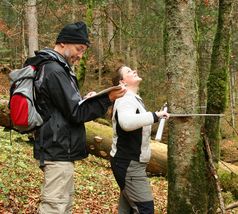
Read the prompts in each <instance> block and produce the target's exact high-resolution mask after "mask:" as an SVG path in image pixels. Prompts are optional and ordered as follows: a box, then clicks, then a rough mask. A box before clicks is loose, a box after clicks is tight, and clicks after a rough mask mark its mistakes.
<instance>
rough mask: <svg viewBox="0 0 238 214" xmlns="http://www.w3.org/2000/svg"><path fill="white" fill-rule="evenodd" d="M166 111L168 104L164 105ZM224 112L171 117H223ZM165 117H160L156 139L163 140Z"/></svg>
mask: <svg viewBox="0 0 238 214" xmlns="http://www.w3.org/2000/svg"><path fill="white" fill-rule="evenodd" d="M163 110H164V111H166V112H167V110H168V108H167V106H165V107H164V109H163ZM222 116H224V114H169V117H222ZM165 120H166V119H165V118H161V119H160V123H159V127H158V129H157V133H156V136H155V140H158V141H161V139H162V134H163V130H164V124H165Z"/></svg>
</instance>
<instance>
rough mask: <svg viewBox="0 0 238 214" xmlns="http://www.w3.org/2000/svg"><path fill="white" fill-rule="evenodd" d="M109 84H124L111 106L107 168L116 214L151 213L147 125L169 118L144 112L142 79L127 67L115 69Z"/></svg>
mask: <svg viewBox="0 0 238 214" xmlns="http://www.w3.org/2000/svg"><path fill="white" fill-rule="evenodd" d="M112 81H113V85H118V84H124V85H125V86H126V87H127V92H126V94H125V95H124V96H123V97H121V98H119V99H117V100H116V101H115V103H114V107H113V115H112V123H113V144H112V150H111V152H110V155H111V167H112V171H113V174H114V176H115V179H116V181H117V183H118V185H119V187H120V190H121V193H120V199H119V210H118V213H119V214H127V213H128V214H129V213H139V214H152V213H154V201H153V196H152V191H151V187H150V183H149V179H148V178H147V175H146V171H145V170H146V166H147V163H148V162H149V160H150V156H151V149H150V144H149V143H150V134H151V125H152V124H153V123H155V122H158V120H159V118H161V117H164V118H169V114H168V113H167V112H165V111H159V112H148V111H146V109H145V106H144V104H143V101H142V99H141V98H140V96H139V95H138V94H137V93H138V90H139V85H140V82H141V81H142V78H140V77H139V76H138V73H137V71H136V70H132V69H131V68H129V67H127V66H121V67H120V68H119V69H117V73H116V76H115V77H114V78H113V79H112Z"/></svg>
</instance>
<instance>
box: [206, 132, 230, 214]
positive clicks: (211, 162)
mask: <svg viewBox="0 0 238 214" xmlns="http://www.w3.org/2000/svg"><path fill="white" fill-rule="evenodd" d="M203 137H204V143H205V148H206V152H207V155H208V161H209V165H210V170H211V173H212V175H213V177H214V179H215V183H216V188H217V196H218V200H219V205H220V210H221V213H222V214H225V213H226V210H225V204H224V199H223V197H222V194H221V184H220V180H219V178H218V175H217V172H216V167H215V165H214V163H213V160H212V152H211V149H210V145H209V140H208V137H207V136H206V134H204V135H203Z"/></svg>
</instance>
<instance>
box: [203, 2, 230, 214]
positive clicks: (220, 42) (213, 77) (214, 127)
mask: <svg viewBox="0 0 238 214" xmlns="http://www.w3.org/2000/svg"><path fill="white" fill-rule="evenodd" d="M232 6H233V0H219V15H218V25H217V31H216V36H215V39H214V43H213V44H214V45H213V50H212V59H211V69H210V74H209V78H208V85H207V90H208V100H207V113H218V114H221V113H223V112H224V111H225V109H226V106H227V95H228V93H227V92H228V71H229V62H230V40H231V13H232ZM205 133H206V135H207V137H208V140H209V143H210V148H211V151H212V155H213V160H214V161H215V162H218V161H219V159H220V145H219V144H220V118H219V117H211V118H206V120H205ZM214 185H215V184H214V182H212V181H211V183H210V184H209V185H208V187H209V188H208V194H209V195H210V197H209V205H208V211H209V212H208V213H216V210H217V206H218V201H217V197H216V195H215V193H214Z"/></svg>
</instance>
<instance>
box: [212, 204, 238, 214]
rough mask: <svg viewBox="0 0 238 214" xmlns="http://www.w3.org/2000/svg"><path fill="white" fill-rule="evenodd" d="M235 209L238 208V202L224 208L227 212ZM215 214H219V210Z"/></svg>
mask: <svg viewBox="0 0 238 214" xmlns="http://www.w3.org/2000/svg"><path fill="white" fill-rule="evenodd" d="M237 207H238V201H236V202H234V203H232V204H228V205H227V206H226V208H225V210H226V211H227V210H231V209H234V208H237ZM217 213H221V209H220V208H219V209H218V210H217Z"/></svg>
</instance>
